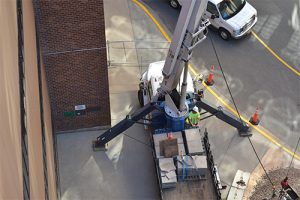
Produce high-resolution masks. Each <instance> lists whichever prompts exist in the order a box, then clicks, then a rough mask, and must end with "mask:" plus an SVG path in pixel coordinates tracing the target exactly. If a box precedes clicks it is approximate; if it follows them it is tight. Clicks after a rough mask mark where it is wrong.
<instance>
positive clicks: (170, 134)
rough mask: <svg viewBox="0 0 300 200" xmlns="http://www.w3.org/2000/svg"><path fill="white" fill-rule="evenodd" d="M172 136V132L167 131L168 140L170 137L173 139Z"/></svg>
mask: <svg viewBox="0 0 300 200" xmlns="http://www.w3.org/2000/svg"><path fill="white" fill-rule="evenodd" d="M173 138H174V137H173V134H172V132H170V133H168V140H171V139H173Z"/></svg>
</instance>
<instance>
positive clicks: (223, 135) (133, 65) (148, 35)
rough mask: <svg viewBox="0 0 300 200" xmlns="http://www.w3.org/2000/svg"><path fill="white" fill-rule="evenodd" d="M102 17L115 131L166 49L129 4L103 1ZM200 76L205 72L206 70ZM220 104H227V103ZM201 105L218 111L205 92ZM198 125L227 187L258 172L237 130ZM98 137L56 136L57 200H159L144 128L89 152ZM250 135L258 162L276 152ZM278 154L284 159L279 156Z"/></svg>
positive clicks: (128, 1)
mask: <svg viewBox="0 0 300 200" xmlns="http://www.w3.org/2000/svg"><path fill="white" fill-rule="evenodd" d="M104 13H105V23H106V27H105V30H106V39H107V41H108V58H109V86H110V105H111V116H112V125H114V124H116V123H117V122H118V121H120V120H121V119H123V118H124V117H125V116H126V115H127V114H130V113H131V112H132V111H134V110H136V109H137V108H138V107H139V105H138V100H137V90H138V83H139V77H140V75H141V73H142V72H143V71H144V70H145V69H146V67H147V63H150V62H154V61H159V60H164V59H165V57H166V53H167V50H168V46H169V44H168V43H167V42H166V39H165V38H164V37H163V36H162V34H161V33H160V32H159V30H158V29H157V27H156V26H155V25H154V23H153V22H152V21H151V19H150V18H149V17H148V16H147V15H146V14H145V13H144V12H143V11H142V10H141V9H140V8H139V7H138V6H137V5H136V4H135V3H133V2H132V1H131V0H114V1H112V0H104ZM154 49H155V50H154ZM198 70H199V69H198ZM200 70H201V72H204V73H206V72H207V70H206V69H205V67H204V68H201V69H200ZM214 90H215V91H216V88H214ZM219 94H220V93H219ZM222 98H223V99H225V101H226V102H227V103H229V104H230V100H226V98H225V97H222ZM206 99H207V100H208V101H209V102H210V103H212V104H214V105H217V106H218V105H222V104H221V103H220V101H218V100H217V99H216V98H215V97H214V96H212V95H211V94H210V93H208V92H206ZM241 114H243V115H244V114H245V115H246V114H247V113H241ZM248 116H249V114H248ZM201 123H202V126H203V127H207V128H208V131H209V137H210V142H211V144H212V150H213V154H214V158H215V162H216V164H218V165H219V172H220V175H221V179H222V180H223V181H225V182H226V183H228V184H231V182H232V180H233V177H234V175H235V172H236V171H237V169H242V170H243V171H249V172H252V171H254V169H257V168H258V167H257V166H258V160H257V158H256V157H255V154H254V153H253V150H252V149H251V146H250V144H249V142H248V141H247V140H246V139H245V138H241V137H239V136H238V133H237V131H236V129H234V128H232V127H230V126H229V125H227V124H225V123H223V122H221V121H220V120H218V119H215V118H210V119H208V120H204V121H203V122H201ZM102 132H103V131H90V132H89V133H86V132H77V133H73V134H62V135H58V136H57V137H58V152H59V167H60V179H61V193H62V194H61V196H62V199H63V200H65V199H70V200H71V199H72V200H73V199H105V200H106V199H113V200H115V199H122V200H123V199H128V200H135V199H136V200H144V199H159V188H158V184H157V179H156V174H155V167H154V162H153V158H152V149H151V148H149V146H147V145H149V134H147V133H146V131H145V130H144V129H143V126H141V125H134V126H133V127H132V128H130V129H128V130H127V131H125V133H124V134H121V135H120V136H118V137H117V138H116V139H114V140H113V141H112V142H110V145H109V149H108V151H107V152H93V151H92V148H91V141H92V140H94V139H95V138H96V137H97V136H99V135H100V134H101V133H102ZM125 134H126V135H129V136H130V137H132V138H134V139H132V138H130V137H127V136H125ZM253 134H254V135H253V137H252V141H253V143H254V145H255V147H256V149H257V151H258V154H259V156H260V157H261V158H262V157H263V156H264V155H265V153H266V152H267V151H269V149H275V150H278V147H276V146H274V145H273V144H271V143H270V142H269V141H268V140H266V139H265V138H264V137H263V136H262V135H261V134H259V133H257V132H255V131H253ZM279 152H280V153H281V154H282V155H281V156H283V157H284V156H285V157H286V154H285V153H283V152H282V150H280V149H279ZM271 168H272V166H270V167H269V168H268V169H271ZM228 189H229V187H228ZM227 193H228V190H226V191H224V192H223V197H224V198H225V197H226V195H227Z"/></svg>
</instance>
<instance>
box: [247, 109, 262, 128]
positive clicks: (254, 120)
mask: <svg viewBox="0 0 300 200" xmlns="http://www.w3.org/2000/svg"><path fill="white" fill-rule="evenodd" d="M259 121H260V120H259V116H258V106H257V107H256V111H255V113H254V115H253V116H252V117H251V118H250V120H249V122H250V123H251V124H253V125H258V124H259Z"/></svg>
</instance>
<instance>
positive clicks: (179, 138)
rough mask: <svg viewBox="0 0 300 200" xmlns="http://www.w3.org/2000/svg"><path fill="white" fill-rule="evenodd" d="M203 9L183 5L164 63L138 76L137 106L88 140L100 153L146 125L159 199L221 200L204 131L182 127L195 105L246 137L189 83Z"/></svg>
mask: <svg viewBox="0 0 300 200" xmlns="http://www.w3.org/2000/svg"><path fill="white" fill-rule="evenodd" d="M206 7H207V0H185V1H184V2H183V4H182V9H181V12H180V15H179V18H178V22H177V25H176V28H175V31H174V34H173V38H172V43H171V45H170V48H169V51H168V54H167V57H166V60H165V61H160V62H156V63H152V64H150V66H149V68H148V70H147V71H146V73H144V75H143V76H142V79H141V82H140V84H139V85H140V90H139V92H138V97H139V101H140V103H141V105H142V107H141V108H140V109H138V110H137V111H135V112H134V113H133V114H131V115H127V116H126V117H125V119H123V120H121V121H120V122H119V123H117V124H116V125H115V126H113V127H112V128H110V129H109V130H107V131H105V132H104V133H103V134H102V135H100V136H99V137H97V139H96V140H95V141H93V148H94V150H97V149H103V148H105V146H106V144H107V143H108V142H109V141H110V140H112V139H113V138H115V137H116V136H117V135H119V134H121V133H122V132H123V131H125V130H126V129H128V128H129V127H131V126H132V125H133V124H134V123H136V122H138V121H139V120H142V119H144V120H146V121H149V120H151V121H152V124H151V125H152V126H151V127H152V129H151V131H150V134H151V143H152V147H153V157H154V161H155V166H156V172H157V178H158V182H159V187H160V191H161V193H160V194H161V198H162V199H221V193H220V189H222V185H221V183H220V178H219V175H218V173H217V168H216V166H215V164H214V161H213V156H212V152H211V150H210V144H209V140H208V132H207V130H206V129H204V128H203V127H202V128H199V127H187V126H186V125H185V118H186V117H187V115H188V114H189V111H190V108H191V107H193V106H195V105H196V106H198V107H199V108H202V109H204V110H205V111H206V112H208V113H211V115H212V116H216V117H217V118H218V119H220V120H222V121H224V122H226V123H228V124H230V125H231V126H233V127H235V128H237V130H238V132H239V134H240V136H250V135H251V133H249V126H248V125H247V124H246V123H244V122H242V121H241V120H240V119H238V118H236V117H235V116H233V115H232V114H231V113H229V112H227V111H226V110H224V109H223V108H222V107H215V106H214V105H212V104H210V103H209V102H207V101H205V100H204V99H203V98H201V97H202V95H200V90H198V89H197V88H198V87H197V81H194V82H193V81H191V76H190V75H189V72H188V66H189V62H190V59H191V57H192V54H193V49H194V48H195V47H196V46H197V45H198V44H200V43H201V42H202V41H203V40H204V39H205V38H206V35H207V26H208V25H209V21H208V20H203V18H202V15H203V13H204V11H205V9H206ZM179 84H180V87H178V85H179ZM198 84H199V81H198Z"/></svg>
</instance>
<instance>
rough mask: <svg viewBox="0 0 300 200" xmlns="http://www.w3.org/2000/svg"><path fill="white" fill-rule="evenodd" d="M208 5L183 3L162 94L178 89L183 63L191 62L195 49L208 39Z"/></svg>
mask: <svg viewBox="0 0 300 200" xmlns="http://www.w3.org/2000/svg"><path fill="white" fill-rule="evenodd" d="M206 5H207V0H185V1H183V4H182V8H181V12H180V15H179V19H178V22H177V25H176V28H175V32H174V34H173V39H172V43H171V46H170V49H169V52H168V54H167V58H166V62H165V65H164V68H163V75H164V80H163V82H162V84H161V89H160V92H161V93H164V94H166V93H170V92H171V91H172V90H173V89H175V88H176V87H177V85H178V83H179V79H180V75H181V73H182V70H183V68H184V65H183V62H185V63H186V62H188V61H189V60H190V58H191V56H192V50H193V48H194V47H195V46H196V45H197V44H199V43H200V42H201V41H202V40H204V39H205V38H206V36H205V35H206V33H207V30H206V25H208V23H209V22H208V20H206V21H202V14H203V13H204V11H205V9H206ZM182 61H183V62H182Z"/></svg>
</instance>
